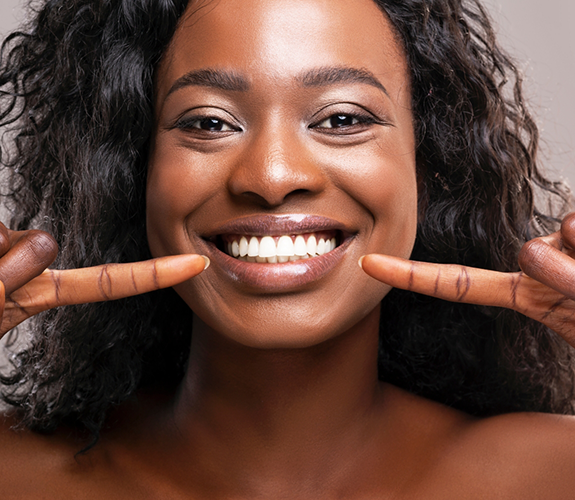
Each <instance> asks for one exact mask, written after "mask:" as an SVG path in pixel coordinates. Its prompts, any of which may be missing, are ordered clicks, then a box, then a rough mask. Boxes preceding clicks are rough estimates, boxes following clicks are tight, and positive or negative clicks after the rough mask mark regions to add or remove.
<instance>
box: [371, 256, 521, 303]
mask: <svg viewBox="0 0 575 500" xmlns="http://www.w3.org/2000/svg"><path fill="white" fill-rule="evenodd" d="M360 265H361V267H362V268H363V270H364V271H365V272H366V273H367V274H369V275H370V276H372V277H373V278H375V279H377V280H379V281H382V282H384V283H387V284H388V285H391V286H393V287H396V288H401V289H403V290H410V291H412V292H417V293H421V294H424V295H431V296H433V297H437V298H440V299H444V300H449V301H452V302H465V303H467V304H480V305H486V306H497V307H509V308H513V309H516V308H517V304H516V301H517V296H516V293H517V288H518V285H519V282H520V281H521V280H522V279H523V276H522V274H521V273H500V272H496V271H489V270H486V269H477V268H472V267H465V266H460V265H455V264H432V263H429V262H415V261H411V260H406V259H402V258H399V257H392V256H389V255H379V254H370V255H366V256H365V257H363V258H362V260H361V262H360Z"/></svg>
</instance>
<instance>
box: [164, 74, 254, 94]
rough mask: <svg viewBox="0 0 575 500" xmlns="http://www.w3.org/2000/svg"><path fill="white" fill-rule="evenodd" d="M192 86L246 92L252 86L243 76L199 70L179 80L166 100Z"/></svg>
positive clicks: (171, 88)
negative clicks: (178, 91) (177, 91)
mask: <svg viewBox="0 0 575 500" xmlns="http://www.w3.org/2000/svg"><path fill="white" fill-rule="evenodd" d="M192 85H196V86H200V87H212V88H216V89H220V90H226V91H235V92H246V91H248V90H249V88H250V85H249V83H248V81H247V80H246V79H245V78H244V77H243V76H241V75H238V74H237V73H234V72H233V71H225V70H216V69H209V68H208V69H199V70H195V71H190V72H189V73H186V74H185V75H184V76H182V77H180V78H178V79H177V80H176V81H175V82H174V84H173V85H172V86H171V87H170V90H169V91H168V93H167V94H166V98H167V97H168V96H169V95H170V94H173V93H174V92H176V90H180V89H182V88H184V87H189V86H192Z"/></svg>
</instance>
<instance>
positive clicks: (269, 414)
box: [0, 0, 575, 499]
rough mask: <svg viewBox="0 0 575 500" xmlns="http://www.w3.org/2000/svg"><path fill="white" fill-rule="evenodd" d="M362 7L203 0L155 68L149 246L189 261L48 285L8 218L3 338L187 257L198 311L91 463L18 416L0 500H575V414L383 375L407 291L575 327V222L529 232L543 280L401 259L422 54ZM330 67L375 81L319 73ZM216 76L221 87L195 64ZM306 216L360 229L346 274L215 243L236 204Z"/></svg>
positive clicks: (7, 444)
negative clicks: (169, 380) (471, 410)
mask: <svg viewBox="0 0 575 500" xmlns="http://www.w3.org/2000/svg"><path fill="white" fill-rule="evenodd" d="M351 4H352V3H351V2H347V1H345V0H329V2H327V1H318V0H297V1H290V2H284V1H280V0H265V1H263V0H242V2H234V1H232V0H222V1H219V2H212V3H210V4H209V7H210V8H209V9H202V10H201V15H200V14H198V13H197V12H196V7H197V5H195V4H194V3H192V4H191V6H190V8H189V9H188V12H187V14H186V16H184V18H185V20H184V22H183V23H182V24H181V25H180V27H179V28H178V31H177V33H176V35H175V37H174V39H173V41H172V44H171V46H170V47H169V49H168V52H167V54H166V55H165V57H164V59H163V61H162V62H161V64H160V67H159V70H158V81H157V96H156V103H155V104H156V120H157V123H156V130H155V133H154V138H153V148H152V152H151V155H150V167H149V180H148V193H147V197H148V239H149V243H150V248H151V250H152V253H153V255H154V256H156V257H158V258H163V257H164V256H165V255H173V254H183V255H181V256H178V257H175V259H180V260H179V261H178V260H175V261H167V263H166V261H160V262H159V263H158V262H156V273H155V275H154V273H153V269H154V265H153V263H138V264H136V265H135V267H134V268H130V267H126V266H117V267H114V268H106V273H107V274H106V273H103V272H102V270H103V268H94V269H93V270H89V271H81V270H72V271H65V272H61V273H58V274H56V272H52V271H48V272H46V273H44V274H42V275H41V276H40V277H36V276H38V275H39V274H40V273H42V271H43V270H44V269H45V268H46V267H47V266H48V265H49V264H50V263H51V262H52V260H53V258H54V256H55V252H56V247H55V244H54V243H53V241H52V240H51V239H50V238H49V237H48V236H46V235H45V234H44V233H38V232H28V233H24V234H16V233H13V232H10V231H7V230H5V229H2V231H1V234H2V237H3V238H2V239H1V240H0V246H1V247H2V253H3V257H2V259H0V278H1V279H2V281H3V282H4V284H5V287H6V295H7V297H8V298H7V300H6V304H7V306H6V311H7V313H6V314H5V319H4V320H3V323H2V330H3V331H7V330H8V329H9V328H11V327H13V326H14V324H15V323H16V322H18V320H21V319H23V317H24V316H25V315H27V314H28V315H29V314H33V313H36V312H38V311H39V310H43V309H46V308H48V307H56V306H59V305H64V304H70V303H79V302H84V301H89V300H102V299H114V298H119V297H120V296H126V295H129V294H131V293H137V292H142V291H144V290H148V289H154V288H157V287H159V286H172V285H174V284H176V283H177V281H175V279H176V278H174V277H173V276H170V272H169V271H170V269H172V270H174V269H175V270H176V271H177V272H176V273H175V274H177V275H178V277H179V278H180V281H181V283H180V284H178V285H177V286H176V290H177V291H178V293H179V294H180V295H181V296H182V297H183V298H184V300H186V301H187V303H188V304H189V305H190V307H192V309H193V310H194V312H195V313H196V320H195V323H194V340H193V345H192V354H191V358H190V361H189V366H188V372H187V374H186V376H185V378H184V381H183V382H182V385H181V386H180V387H179V388H178V389H177V390H176V391H174V393H173V394H163V395H158V394H141V395H139V397H138V400H137V401H134V402H131V403H126V404H124V405H123V406H122V407H120V408H119V409H117V410H116V411H115V412H114V413H113V414H112V415H111V416H110V419H109V423H108V424H107V425H106V428H105V429H104V430H103V432H102V437H101V440H100V442H99V443H98V445H97V446H96V447H95V448H94V449H92V450H91V451H90V452H89V453H88V454H86V455H81V456H78V457H76V458H75V457H74V454H75V453H76V452H77V451H78V450H79V449H80V448H81V447H82V446H83V445H84V444H85V443H84V442H83V441H82V440H81V437H80V436H76V435H74V434H73V433H72V432H70V431H69V430H67V429H60V430H59V431H58V432H56V433H55V434H53V435H48V436H42V435H37V434H33V433H31V432H28V431H23V432H19V433H15V432H13V431H11V430H9V426H10V425H11V424H12V423H14V420H13V419H12V417H10V416H7V417H6V420H5V424H4V425H5V429H4V432H2V433H1V437H0V439H1V443H0V450H2V452H1V458H0V460H1V463H0V470H2V471H3V473H2V474H1V477H0V487H1V489H0V491H2V495H3V496H2V497H3V498H122V499H125V498H150V499H153V498H161V499H165V498H170V499H172V498H173V499H177V498H187V499H189V498H194V499H203V498H206V499H207V498H210V499H219V498H222V499H223V498H237V499H244V498H245V499H248V498H249V499H254V498H274V499H276V498H278V499H279V498H286V499H287V498H298V499H302V498H303V499H306V498H310V499H311V498H313V499H322V498H396V499H399V498H422V499H423V498H425V499H428V498H429V499H433V498H438V499H450V498H453V499H461V498H490V499H491V498H506V499H508V498H517V499H527V498H572V497H573V491H575V420H574V419H573V418H572V417H566V416H556V415H538V414H513V415H503V416H498V417H494V418H489V419H483V420H480V419H475V418H472V417H470V416H468V415H466V414H463V413H461V412H458V411H456V410H453V409H450V408H447V407H444V406H442V405H440V404H438V403H434V402H432V401H428V400H425V399H423V398H420V397H417V396H414V395H412V394H409V393H407V392H405V391H403V390H400V389H398V388H395V387H393V386H390V385H388V384H384V383H380V382H379V381H378V379H377V366H376V361H377V337H378V320H379V305H378V304H379V302H380V301H381V299H382V298H383V297H384V296H385V294H386V293H387V292H388V291H389V289H390V286H397V287H402V288H409V289H413V290H416V291H419V292H423V293H429V294H432V295H436V296H440V297H442V298H446V299H449V300H462V301H470V302H473V303H479V304H490V305H498V306H503V307H512V308H515V309H517V310H519V311H520V312H523V313H525V314H528V315H530V316H532V317H535V319H538V320H540V321H543V322H545V323H546V324H548V325H549V326H550V327H551V328H553V329H555V330H556V331H557V332H558V333H559V334H561V335H562V336H563V337H564V338H565V339H566V340H567V341H571V342H572V337H571V335H572V332H574V331H575V328H574V327H573V326H572V325H571V323H570V322H571V321H572V320H571V319H570V318H571V313H570V310H571V309H570V308H572V299H571V297H572V296H573V295H574V292H573V286H572V285H571V283H573V280H569V277H568V274H569V273H570V272H572V273H575V263H574V262H573V260H572V257H573V254H572V251H571V248H574V247H573V245H574V244H575V236H574V235H575V218H574V217H569V218H567V219H566V220H565V221H564V224H563V226H562V229H561V231H560V232H559V233H556V234H554V235H551V236H549V237H547V238H546V239H540V240H536V241H535V242H532V243H529V244H528V245H526V246H525V248H524V250H523V251H522V254H521V256H520V263H521V266H522V269H523V270H524V273H525V274H519V273H517V274H502V273H494V272H491V271H484V270H473V269H467V270H465V272H463V271H462V269H461V268H460V267H449V266H441V265H433V266H431V265H425V264H421V263H411V262H409V261H406V260H405V259H407V258H408V257H409V254H410V252H411V248H412V246H413V240H414V238H415V225H416V221H417V204H416V200H417V193H416V186H417V179H416V175H415V155H414V137H413V127H412V120H413V117H412V116H411V111H410V109H409V102H410V89H409V84H408V77H407V67H406V61H405V57H404V55H403V53H402V51H401V50H400V48H399V47H398V45H397V43H396V41H395V39H394V37H393V34H392V31H391V28H390V26H389V24H388V22H387V20H386V19H385V17H384V15H383V14H382V13H381V12H380V11H379V10H378V9H377V7H376V6H375V4H373V3H372V2H371V0H357V1H356V2H353V5H351ZM238 19H241V20H242V23H241V24H240V25H238V23H237V20H238ZM310 34H313V36H312V37H310V36H308V35H310ZM348 34H349V37H348ZM373 40H380V41H381V43H379V44H374V43H373ZM326 67H330V68H340V69H341V68H342V67H344V68H348V69H349V68H352V69H356V70H359V69H362V70H366V71H368V72H369V75H370V77H373V78H375V80H373V79H372V80H370V79H369V78H367V77H366V74H367V73H362V74H360V73H359V72H357V71H356V72H353V71H352V72H350V71H347V72H343V73H342V72H339V73H337V74H338V75H339V77H338V78H336V79H335V80H336V81H334V80H333V79H331V80H329V79H326V78H323V79H321V78H317V75H318V74H321V71H318V68H319V69H322V68H326ZM207 69H209V70H211V71H212V73H211V76H213V75H214V74H216V76H217V78H216V81H217V82H218V83H217V84H216V85H214V83H213V82H214V79H213V78H212V79H211V80H210V82H211V83H209V82H207V80H206V79H203V80H202V79H201V78H198V75H200V74H201V71H204V73H203V74H204V75H205V74H206V73H205V70H207ZM191 74H192V75H195V76H194V78H188V79H187V80H186V82H187V84H186V85H181V83H182V80H181V78H182V77H183V76H185V75H188V76H189V75H191ZM331 74H332V75H333V74H334V73H333V72H332V73H331ZM222 75H224V76H222ZM226 75H227V76H229V75H233V76H234V77H239V79H238V78H236V80H234V81H235V84H234V85H235V86H234V85H228V84H229V83H230V81H231V80H233V79H230V78H228V80H225V76H226ZM302 75H303V76H302ZM310 75H311V76H314V75H315V77H316V78H315V79H314V78H310ZM342 75H343V77H342ZM306 76H307V79H306V78H305V77H306ZM324 76H325V73H324ZM218 79H219V80H218ZM242 79H243V81H242V82H241V85H237V83H238V81H239V80H242ZM310 81H313V84H310ZM178 82H180V83H179V84H178ZM222 82H227V84H226V85H224V84H223V83H222ZM306 82H307V83H306ZM377 83H379V86H378V85H377ZM232 87H233V88H232ZM382 87H383V88H385V91H384V90H382ZM366 115H367V116H371V117H372V119H366V118H365V116H366ZM342 116H343V117H345V119H340V118H337V117H342ZM334 117H336V118H334ZM294 214H295V215H301V214H311V215H313V216H315V217H316V219H314V221H312V222H313V223H314V224H316V223H318V222H317V221H318V220H323V221H324V222H325V220H324V219H328V218H329V220H331V221H333V220H335V221H337V223H338V224H339V226H338V227H343V228H344V230H342V234H344V235H348V236H346V238H348V239H345V241H344V242H343V243H342V244H341V245H340V247H339V248H341V249H342V250H339V253H336V255H337V259H335V264H333V266H332V267H330V270H329V272H327V273H323V274H322V273H321V272H319V271H321V269H320V270H319V271H318V269H317V267H318V266H317V265H316V264H314V263H313V262H312V261H314V259H319V260H316V261H315V262H324V261H322V260H321V257H314V258H313V259H310V260H309V272H308V273H307V276H313V279H308V280H307V281H306V279H307V278H305V276H304V278H301V277H300V276H296V277H295V278H294V276H295V275H296V274H297V273H296V272H295V271H297V269H299V268H298V267H297V265H296V264H295V263H286V264H277V265H276V264H264V263H259V264H258V263H249V264H245V265H243V266H244V267H241V265H239V267H234V266H235V265H236V263H233V262H232V259H231V258H230V257H229V256H226V255H224V254H223V252H221V250H219V249H218V248H217V247H216V245H213V244H211V243H210V242H211V241H212V237H213V235H214V234H219V235H220V236H221V233H225V232H226V231H228V232H234V231H240V229H238V226H237V221H238V220H239V221H243V222H241V223H242V224H243V223H245V221H246V220H247V221H248V222H247V225H245V226H243V229H241V231H244V232H245V233H246V234H247V233H249V231H252V233H254V234H255V233H257V228H256V226H258V224H259V225H260V226H261V225H262V224H264V222H265V224H264V225H267V226H266V229H265V230H266V231H272V232H274V231H275V233H277V234H280V233H281V227H282V222H281V221H283V220H284V218H285V217H286V216H288V217H291V219H293V220H296V219H297V220H300V219H299V218H298V217H294ZM266 217H267V218H266ZM246 218H247V219H246ZM262 221H264V222H262ZM230 223H233V224H236V226H234V227H235V229H233V230H231V229H229V228H230V227H231V226H230V225H229V224H230ZM298 224H299V222H298ZM226 225H227V226H226ZM222 228H224V229H222ZM225 228H228V229H225ZM278 228H279V229H278ZM306 231H308V232H313V231H312V230H311V229H310V228H307V229H306ZM275 233H274V234H275ZM336 251H337V249H336ZM376 253H377V254H380V253H383V254H386V255H375V254H376ZM187 254H205V255H207V256H208V257H209V258H210V260H211V261H212V265H211V266H210V268H209V269H207V270H206V271H205V272H204V273H202V274H200V275H199V276H197V277H195V278H193V279H189V278H191V277H192V276H195V275H197V274H198V273H200V272H201V271H202V269H203V268H204V260H203V259H202V258H201V257H199V256H198V255H187ZM364 255H367V256H366V257H365V258H364V259H363V260H362V261H361V265H362V266H363V270H364V271H365V273H364V272H363V271H362V270H361V269H360V267H359V266H358V265H357V262H358V260H359V259H360V258H361V257H362V256H364ZM170 262H172V264H173V266H172V267H170V266H171V264H170ZM330 262H331V261H329V260H328V259H325V262H324V264H325V266H328V265H331V264H330ZM267 265H271V266H278V267H277V269H278V270H277V272H276V274H275V275H274V276H272V277H270V275H269V270H270V269H275V268H272V267H268V268H265V269H264V266H267ZM306 265H308V264H306ZM246 266H252V267H249V269H252V270H253V269H255V270H256V271H257V272H256V273H255V274H256V275H258V274H261V276H263V278H262V280H261V281H257V280H255V281H254V280H252V278H251V276H252V275H251V274H250V272H251V271H249V270H248V271H245V269H247V267H246ZM280 266H283V267H280ZM314 266H315V267H314ZM325 266H323V267H325ZM319 267H322V266H319ZM323 267H322V268H323ZM133 269H135V271H134V273H133V272H132V270H133ZM182 269H185V273H184V271H182ZM306 269H308V268H306ZM231 270H234V272H232V271H231ZM236 271H237V272H236ZM244 271H245V273H244ZM82 273H84V274H82ZM242 273H244V274H242ZM266 273H268V274H266ZM314 273H315V274H314ZM462 275H463V276H465V277H466V280H465V283H466V284H467V285H468V286H466V287H465V289H464V290H466V293H462V290H463V289H462V287H461V279H459V278H460V276H462ZM102 276H109V282H108V283H109V284H111V286H109V287H103V286H102V283H103V281H102V279H101V278H102ZM134 276H135V278H134V279H132V278H133V277H134ZM154 276H155V278H154ZM438 276H439V279H438ZM529 276H530V277H529ZM372 277H374V278H377V279H376V280H374V279H372ZM300 278H301V279H300ZM79 279H81V280H82V281H81V285H79V283H80V282H79V281H78V280H79ZM170 279H173V281H170ZM458 282H459V284H460V285H459V287H458ZM56 283H59V285H58V287H57V290H58V293H56V292H55V290H56ZM134 283H135V284H136V286H135V287H134ZM384 283H386V284H384ZM494 290H496V291H497V293H496V294H494ZM103 291H104V292H105V293H104V295H103ZM25 300H26V301H27V302H26V303H25V304H24V301H25ZM16 303H17V304H18V305H19V306H20V308H18V307H16ZM23 304H24V305H25V309H26V311H27V312H26V313H25V314H24V313H20V312H19V311H21V310H22V305H23Z"/></svg>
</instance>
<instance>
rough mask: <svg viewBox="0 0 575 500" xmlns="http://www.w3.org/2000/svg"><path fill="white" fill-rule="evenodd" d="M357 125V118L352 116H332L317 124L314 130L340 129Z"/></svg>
mask: <svg viewBox="0 0 575 500" xmlns="http://www.w3.org/2000/svg"><path fill="white" fill-rule="evenodd" d="M358 123H359V120H358V119H357V117H355V116H353V115H333V116H330V117H329V118H327V119H326V120H324V121H322V122H321V123H318V124H317V125H316V126H315V127H316V128H342V127H351V126H352V125H356V124H358Z"/></svg>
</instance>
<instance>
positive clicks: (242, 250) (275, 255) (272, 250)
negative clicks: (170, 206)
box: [218, 231, 341, 264]
mask: <svg viewBox="0 0 575 500" xmlns="http://www.w3.org/2000/svg"><path fill="white" fill-rule="evenodd" d="M337 233H338V232H337V231H321V232H313V233H305V234H292V235H288V234H284V235H276V236H271V235H267V236H249V235H223V236H221V245H218V246H219V247H220V249H221V250H222V251H223V252H225V253H227V254H228V255H229V256H231V257H234V258H236V259H238V260H241V261H243V262H258V263H260V264H266V263H268V264H277V263H280V264H281V263H284V262H295V261H298V260H302V259H309V258H313V257H317V256H320V255H324V254H326V253H329V252H331V251H332V250H334V249H335V248H336V247H337V246H338V239H339V240H340V241H341V237H340V236H339V235H338V234H337ZM338 236H339V237H338Z"/></svg>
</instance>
